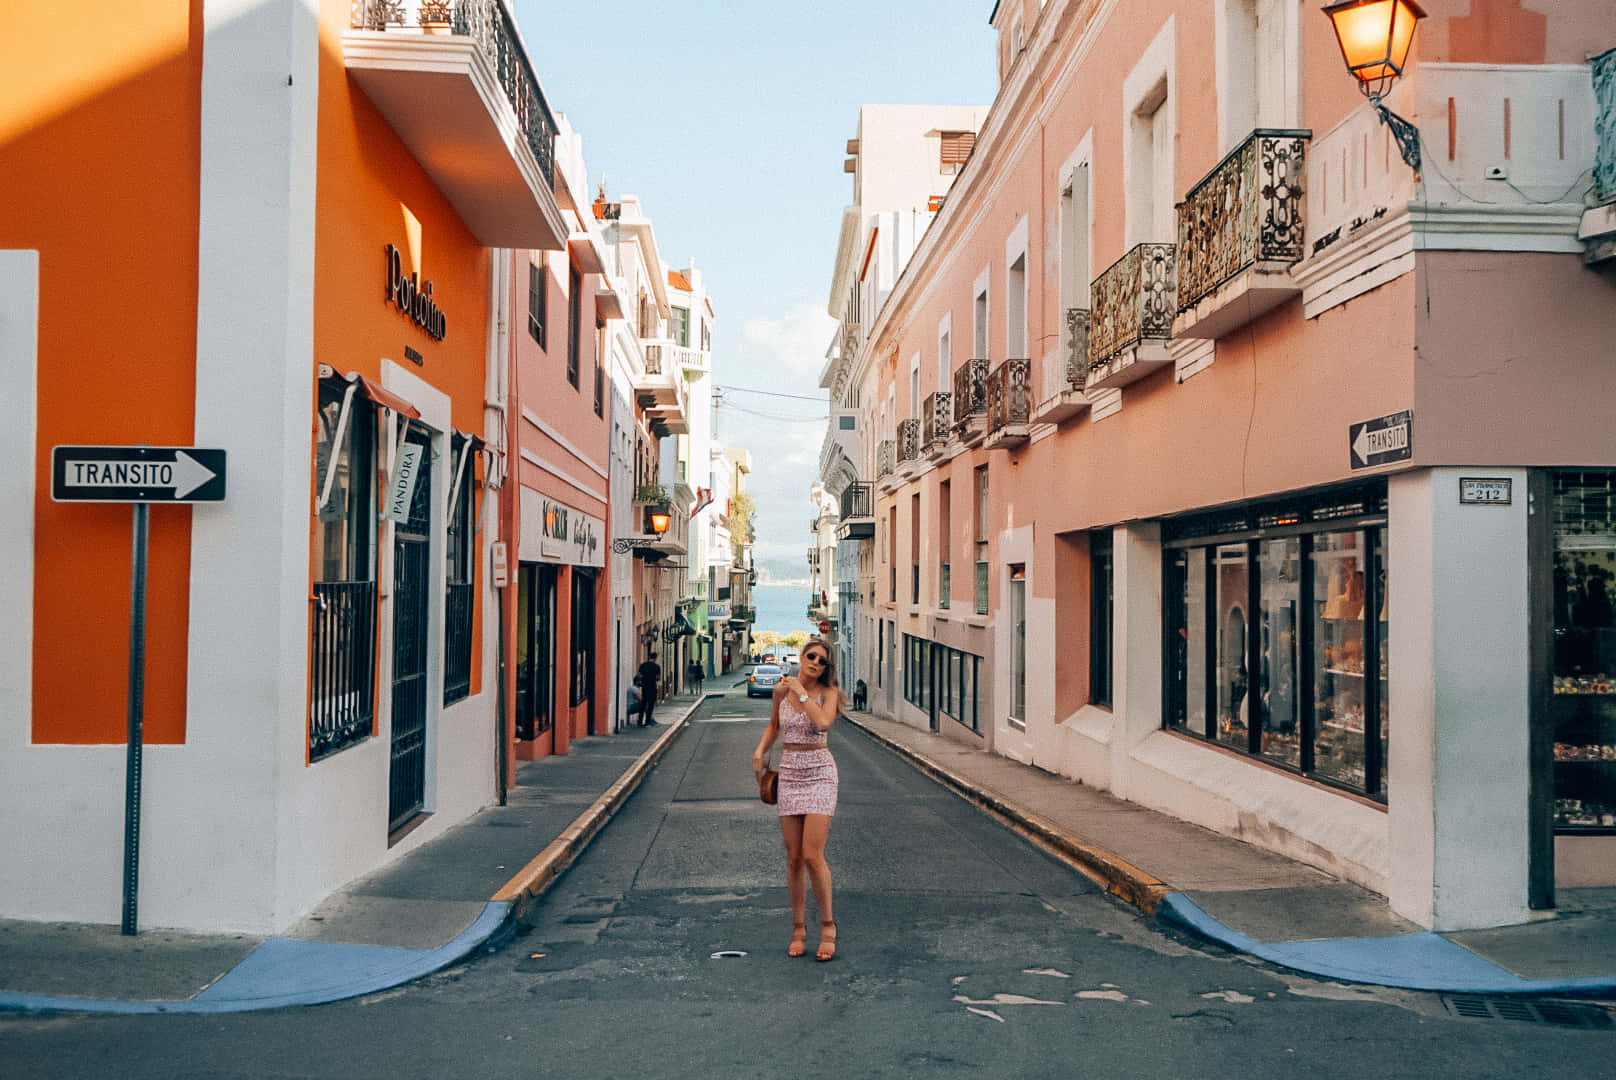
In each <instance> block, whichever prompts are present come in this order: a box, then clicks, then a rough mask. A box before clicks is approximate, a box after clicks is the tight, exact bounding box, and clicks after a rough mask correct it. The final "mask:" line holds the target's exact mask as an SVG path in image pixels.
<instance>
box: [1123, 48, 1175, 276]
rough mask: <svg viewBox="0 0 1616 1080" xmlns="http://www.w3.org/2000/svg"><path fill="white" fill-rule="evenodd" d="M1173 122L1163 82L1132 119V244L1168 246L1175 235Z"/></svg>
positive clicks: (1129, 190)
mask: <svg viewBox="0 0 1616 1080" xmlns="http://www.w3.org/2000/svg"><path fill="white" fill-rule="evenodd" d="M1171 119H1172V110H1171V109H1170V108H1169V106H1168V100H1167V82H1166V80H1165V79H1164V80H1163V81H1162V82H1160V83H1158V84H1157V86H1156V88H1155V89H1153V90H1152V91H1151V92H1150V94H1149V95H1148V96H1146V98H1145V99H1144V101H1142V102H1141V103H1140V104H1139V106H1138V108H1137V109H1136V110H1135V111H1134V113H1133V115H1132V116H1130V117H1129V128H1130V134H1129V138H1130V147H1129V148H1130V149H1131V150H1132V151H1133V153H1132V155H1131V158H1130V161H1129V176H1128V188H1127V226H1128V242H1129V243H1130V244H1144V243H1151V242H1161V243H1168V242H1171V241H1172V240H1173V239H1174V238H1175V235H1176V232H1175V230H1176V222H1175V220H1174V217H1173V133H1172V128H1171Z"/></svg>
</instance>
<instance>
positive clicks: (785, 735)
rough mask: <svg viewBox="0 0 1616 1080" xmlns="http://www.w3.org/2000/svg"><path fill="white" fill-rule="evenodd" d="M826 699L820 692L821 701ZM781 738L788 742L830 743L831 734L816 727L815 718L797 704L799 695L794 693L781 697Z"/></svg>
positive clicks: (826, 744) (821, 744) (822, 744)
mask: <svg viewBox="0 0 1616 1080" xmlns="http://www.w3.org/2000/svg"><path fill="white" fill-rule="evenodd" d="M824 700H825V695H824V694H820V695H819V703H820V704H823V702H824ZM780 739H781V741H782V742H788V743H799V744H812V745H815V746H829V745H830V736H829V734H828V733H827V732H824V731H820V730H819V729H818V728H816V727H814V722H813V720H812V719H810V718H809V716H808V714H807V713H806V712H804V711H803V710H802V709H800V708H799V707H798V706H797V695H796V694H792V693H787V694H786V695H785V696H784V697H782V698H781V699H780Z"/></svg>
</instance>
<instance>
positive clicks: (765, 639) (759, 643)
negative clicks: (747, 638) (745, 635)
mask: <svg viewBox="0 0 1616 1080" xmlns="http://www.w3.org/2000/svg"><path fill="white" fill-rule="evenodd" d="M779 646H780V635H779V633H777V632H776V631H774V630H759V631H758V632H757V633H755V634H753V635H752V654H753V655H754V656H756V655H759V654H761V653H765V652H769V651H771V650H773V649H776V648H778V647H779Z"/></svg>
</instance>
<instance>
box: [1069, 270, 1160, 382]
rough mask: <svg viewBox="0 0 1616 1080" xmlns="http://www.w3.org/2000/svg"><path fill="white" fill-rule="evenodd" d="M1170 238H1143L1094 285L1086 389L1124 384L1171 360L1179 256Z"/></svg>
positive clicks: (1102, 274)
mask: <svg viewBox="0 0 1616 1080" xmlns="http://www.w3.org/2000/svg"><path fill="white" fill-rule="evenodd" d="M1173 247H1174V245H1172V244H1140V245H1138V246H1137V247H1135V248H1133V249H1132V250H1131V251H1129V252H1128V253H1127V254H1126V255H1124V256H1123V257H1122V258H1120V259H1118V260H1117V261H1116V262H1114V263H1112V264H1111V265H1110V266H1108V267H1107V268H1106V269H1105V271H1104V272H1103V273H1101V274H1100V276H1099V277H1097V278H1095V279H1094V284H1093V286H1091V288H1090V297H1091V304H1090V308H1089V312H1090V314H1089V372H1088V378H1087V380H1086V381H1085V382H1084V384H1083V386H1084V389H1085V390H1091V391H1092V390H1099V389H1103V388H1105V387H1111V386H1126V385H1127V384H1128V383H1131V382H1134V381H1136V380H1138V379H1142V378H1144V377H1145V376H1146V375H1149V374H1150V373H1151V372H1152V371H1155V370H1156V369H1157V368H1160V367H1162V366H1164V365H1167V364H1171V363H1172V358H1171V357H1170V356H1168V355H1167V341H1168V339H1169V338H1171V337H1172V333H1173V314H1174V312H1175V311H1176V310H1177V308H1176V303H1175V295H1176V292H1177V288H1176V281H1177V278H1176V260H1175V257H1174V251H1173Z"/></svg>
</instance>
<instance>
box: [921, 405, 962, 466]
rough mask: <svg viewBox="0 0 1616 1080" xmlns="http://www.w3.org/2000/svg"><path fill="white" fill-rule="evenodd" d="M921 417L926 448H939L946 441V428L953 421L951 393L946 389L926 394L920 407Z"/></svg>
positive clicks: (929, 449)
mask: <svg viewBox="0 0 1616 1080" xmlns="http://www.w3.org/2000/svg"><path fill="white" fill-rule="evenodd" d="M921 419H922V422H923V423H924V425H925V448H926V450H928V451H931V450H937V449H941V448H942V447H943V445H944V444H945V443H947V442H948V429H949V428H950V427H951V426H952V425H953V423H954V399H953V395H952V394H950V393H949V392H948V391H947V390H937V391H934V392H932V393H930V394H927V395H926V400H925V404H924V405H922V407H921Z"/></svg>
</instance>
